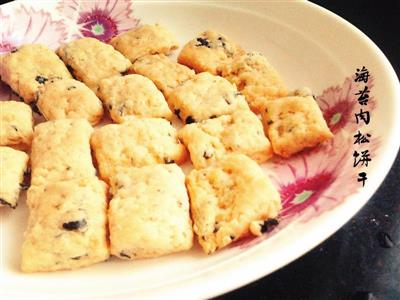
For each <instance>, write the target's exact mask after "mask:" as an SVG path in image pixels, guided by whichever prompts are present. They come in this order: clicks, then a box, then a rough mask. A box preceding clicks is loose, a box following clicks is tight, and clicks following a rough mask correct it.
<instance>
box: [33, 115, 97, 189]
mask: <svg viewBox="0 0 400 300" xmlns="http://www.w3.org/2000/svg"><path fill="white" fill-rule="evenodd" d="M92 132H93V128H92V126H91V125H90V124H89V122H88V121H86V120H84V119H63V120H55V121H48V122H45V123H41V124H39V125H37V126H36V127H35V131H34V136H33V142H32V151H31V168H32V178H31V184H32V185H38V186H39V185H43V184H47V183H49V182H57V181H62V180H68V179H73V178H79V177H83V178H86V177H92V176H95V175H96V169H95V168H94V166H93V163H92V156H91V152H90V143H89V141H90V136H91V134H92Z"/></svg>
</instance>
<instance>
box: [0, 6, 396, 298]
mask: <svg viewBox="0 0 400 300" xmlns="http://www.w3.org/2000/svg"><path fill="white" fill-rule="evenodd" d="M154 22H159V23H161V24H163V25H165V26H166V27H168V28H170V30H171V31H173V32H174V33H175V34H176V36H177V37H178V38H179V40H180V42H181V44H183V43H185V42H186V41H188V40H189V39H191V38H193V37H194V36H195V35H196V34H197V33H199V32H201V31H203V30H205V29H208V28H214V29H215V30H217V31H220V32H223V33H225V34H226V35H228V36H229V37H231V38H232V39H234V40H236V41H238V42H239V43H240V44H241V45H242V46H243V47H244V48H246V49H247V50H248V51H251V50H257V51H260V52H262V53H263V54H264V55H265V56H267V58H268V59H269V60H270V62H271V63H272V64H273V65H274V66H275V67H276V68H277V69H278V70H279V71H280V73H281V74H282V76H283V77H284V78H285V79H286V81H287V83H288V85H289V86H290V87H291V88H297V87H301V86H309V87H311V88H312V90H313V91H314V92H315V95H316V96H317V100H318V102H319V104H320V106H321V109H322V110H323V112H324V116H325V118H326V120H327V122H328V124H329V126H330V127H331V129H332V131H333V132H334V133H335V139H334V140H333V141H332V142H330V143H327V144H324V145H322V146H321V147H319V148H317V149H314V150H312V151H308V152H305V153H302V154H300V155H298V156H296V157H294V158H292V159H290V160H273V161H271V162H269V163H268V164H265V165H264V168H265V170H266V172H267V173H268V174H270V175H271V178H272V179H273V180H274V182H275V184H276V186H277V188H278V189H279V190H280V192H281V195H282V200H283V204H284V210H283V212H282V216H281V222H280V225H279V226H278V228H276V229H275V230H274V231H273V232H271V233H269V234H268V236H267V235H265V236H262V237H259V238H255V239H247V240H244V241H241V242H238V243H236V244H235V245H233V246H232V247H229V248H227V249H225V250H223V251H220V252H218V253H216V254H215V255H212V256H206V255H204V254H203V253H202V252H201V251H200V249H199V248H198V247H196V248H195V249H194V250H192V251H190V252H187V253H181V254H176V255H171V256H166V257H162V258H159V259H148V260H139V261H132V262H126V261H119V260H117V259H110V261H109V262H106V263H101V264H98V265H94V266H92V267H89V268H85V269H81V270H77V271H72V272H55V273H46V274H23V273H21V272H20V271H19V259H20V258H19V249H20V246H21V242H22V233H23V230H24V228H25V227H26V223H27V221H26V219H27V215H28V213H27V210H26V207H25V204H24V203H23V201H21V203H20V206H19V207H18V209H16V210H15V211H9V210H5V209H3V210H1V211H0V226H1V228H0V243H1V248H0V249H1V270H0V278H1V280H0V296H1V298H2V299H10V298H12V297H18V296H20V297H30V298H33V297H38V296H40V297H41V298H43V297H46V296H47V297H57V298H61V297H89V298H126V297H129V298H130V297H136V298H138V297H163V298H167V297H168V298H170V297H171V298H172V297H174V298H188V297H190V298H193V297H196V298H205V297H211V296H216V295H219V294H222V293H225V292H227V291H229V290H232V289H234V288H238V287H240V286H242V285H244V284H246V283H249V282H251V281H253V280H255V279H257V278H260V277H262V276H264V275H267V274H269V273H271V272H273V271H275V270H276V269H278V268H280V267H282V266H284V265H286V264H287V263H289V262H291V261H293V260H294V259H296V258H297V257H299V256H301V255H303V254H304V253H305V252H307V251H309V250H310V249H312V248H313V247H315V246H316V245H317V244H319V243H320V242H322V241H323V240H324V239H326V238H327V237H329V236H330V235H331V234H332V233H334V232H335V231H336V230H337V229H339V228H340V227H341V226H342V225H343V224H344V223H345V222H346V221H348V220H349V219H350V218H351V217H352V216H353V215H354V214H355V213H356V212H357V211H358V210H359V209H360V208H361V207H362V206H363V205H364V204H365V203H366V202H367V200H368V199H369V198H370V197H371V196H372V194H373V193H374V191H375V190H376V189H377V188H378V186H379V185H380V183H381V182H382V180H383V179H384V178H385V175H386V174H387V172H388V171H389V169H390V166H391V164H392V162H393V160H394V158H395V156H396V153H397V151H398V149H399V139H398V136H397V134H396V133H398V132H399V130H400V122H399V117H400V104H399V99H400V91H399V83H398V79H397V77H396V75H395V73H394V71H393V68H392V67H391V66H390V64H389V62H388V61H387V59H386V58H385V56H384V55H383V54H382V52H381V51H380V50H379V49H378V48H377V47H376V46H375V45H374V43H373V42H372V41H370V40H369V39H368V38H367V37H366V36H365V35H364V34H363V33H362V32H360V31H359V30H358V29H356V28H355V27H354V26H352V25H351V24H350V23H348V22H346V21H345V20H343V19H341V18H340V17H338V16H336V15H334V14H332V13H330V12H329V11H327V10H325V9H323V8H320V7H318V6H316V5H314V4H311V3H308V2H302V1H282V2H277V1H271V2H258V3H257V2H255V3H252V2H247V3H246V2H243V3H229V2H197V3H196V2H185V3H167V2H162V3H161V2H158V3H154V2H150V1H147V2H144V1H143V2H140V1H122V0H120V1H117V0H109V1H100V0H93V1H85V2H84V1H81V2H79V1H74V0H70V1H47V2H45V1H25V2H12V3H9V4H6V5H3V6H1V9H0V23H1V26H0V34H1V39H0V51H1V52H3V53H4V52H7V51H10V50H12V49H13V48H15V47H18V46H19V45H21V44H24V43H44V44H47V45H49V46H51V47H53V48H55V47H57V46H58V45H59V44H60V43H62V42H65V41H68V40H71V39H75V38H77V37H79V36H82V35H84V36H95V37H97V38H100V39H108V38H109V37H111V36H113V35H115V34H116V33H118V32H120V31H124V30H126V29H129V28H132V27H134V26H137V25H138V24H144V23H154ZM363 66H365V67H366V69H367V70H368V71H369V75H370V76H369V77H368V81H367V82H364V81H355V79H356V76H355V73H356V69H361V68H362V67H363ZM365 87H367V89H368V90H370V93H369V99H368V100H369V102H368V104H367V105H365V106H361V105H360V104H359V103H358V100H357V98H358V97H359V96H358V95H356V94H357V93H358V91H359V90H362V89H364V88H365ZM0 96H1V97H2V98H9V97H12V95H11V94H10V92H9V90H8V89H7V87H5V86H4V85H3V86H1V88H0ZM360 108H362V109H363V110H364V111H365V110H368V111H369V113H370V123H369V124H368V125H365V124H363V123H362V122H361V123H360V124H357V123H356V121H355V116H354V113H356V112H359V111H360ZM358 130H360V131H361V132H363V133H369V134H371V138H370V142H369V143H364V144H361V145H354V144H353V140H354V138H353V135H354V134H356V133H357V131H358ZM364 150H368V151H369V153H370V154H371V158H372V160H371V161H370V162H369V165H368V167H366V166H362V165H361V164H359V165H358V166H357V167H356V168H353V153H354V151H358V152H361V151H364ZM359 172H366V173H367V178H368V179H367V181H366V183H365V187H362V185H361V183H360V182H358V181H357V177H358V173H359Z"/></svg>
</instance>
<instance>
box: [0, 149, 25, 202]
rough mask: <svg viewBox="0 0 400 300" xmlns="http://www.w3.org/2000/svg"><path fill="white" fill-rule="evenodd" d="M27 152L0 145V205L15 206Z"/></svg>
mask: <svg viewBox="0 0 400 300" xmlns="http://www.w3.org/2000/svg"><path fill="white" fill-rule="evenodd" d="M28 160H29V157H28V154H26V153H25V152H22V151H18V150H14V149H13V148H10V147H2V146H0V207H2V206H9V207H11V208H15V207H16V206H17V201H18V197H19V191H20V184H21V183H22V181H23V179H24V172H25V171H26V169H27V165H28Z"/></svg>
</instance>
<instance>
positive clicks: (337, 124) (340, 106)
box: [316, 77, 375, 134]
mask: <svg viewBox="0 0 400 300" xmlns="http://www.w3.org/2000/svg"><path fill="white" fill-rule="evenodd" d="M365 86H367V87H368V89H369V90H371V89H372V87H373V78H372V77H370V78H369V81H368V84H364V83H363V82H362V84H361V83H359V82H354V77H347V78H346V79H345V81H344V83H343V84H342V86H339V85H337V86H333V87H329V88H327V89H326V90H324V91H323V93H322V95H321V96H318V97H316V98H317V102H318V104H319V107H320V108H321V110H322V112H323V114H324V118H325V120H326V122H327V124H328V126H329V128H330V129H331V131H332V132H333V133H334V134H336V133H337V132H339V131H340V130H341V129H343V128H344V127H346V126H351V127H352V129H355V128H356V127H357V124H356V122H355V119H354V112H355V110H356V109H359V108H360V107H361V105H360V104H359V103H358V100H357V99H358V97H359V96H358V95H356V94H357V93H358V92H359V91H360V90H362V89H363V88H364V87H365ZM369 96H370V98H369V101H368V106H366V107H368V109H373V108H374V107H375V100H374V98H373V97H372V95H369Z"/></svg>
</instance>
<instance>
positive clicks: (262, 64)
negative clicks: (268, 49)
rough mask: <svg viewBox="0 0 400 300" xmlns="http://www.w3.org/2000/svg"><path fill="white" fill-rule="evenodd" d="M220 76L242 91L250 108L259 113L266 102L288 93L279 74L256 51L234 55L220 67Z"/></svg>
mask: <svg viewBox="0 0 400 300" xmlns="http://www.w3.org/2000/svg"><path fill="white" fill-rule="evenodd" d="M220 71H221V72H220V73H221V76H222V77H224V78H226V79H227V80H229V81H230V82H232V83H234V84H235V85H236V86H237V88H238V90H239V91H240V92H241V93H243V95H244V96H245V97H246V100H247V102H248V103H249V106H250V108H251V109H252V110H253V111H254V112H256V113H260V112H261V111H262V110H263V108H264V106H265V105H266V103H267V102H268V101H270V100H274V99H277V98H280V97H285V96H286V95H287V94H288V90H287V88H286V84H285V83H284V81H283V79H282V77H281V76H280V74H279V73H278V72H277V71H276V70H275V68H274V67H273V66H272V65H271V64H270V63H269V62H268V61H267V59H266V58H265V57H264V56H263V55H261V54H260V53H257V52H251V53H247V54H246V55H242V56H240V57H235V58H234V59H233V60H232V62H231V63H229V64H224V65H222V66H221V67H220Z"/></svg>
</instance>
